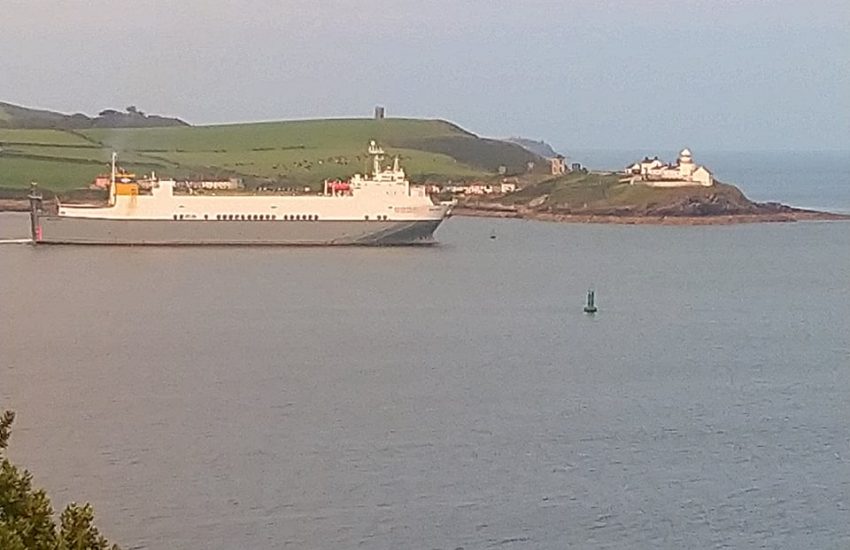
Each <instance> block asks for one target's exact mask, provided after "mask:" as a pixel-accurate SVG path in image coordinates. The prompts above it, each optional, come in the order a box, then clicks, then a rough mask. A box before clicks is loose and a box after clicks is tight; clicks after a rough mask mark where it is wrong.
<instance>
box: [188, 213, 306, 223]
mask: <svg viewBox="0 0 850 550" xmlns="http://www.w3.org/2000/svg"><path fill="white" fill-rule="evenodd" d="M174 219H175V220H189V219H196V217H195V216H193V215H189V214H174ZM204 219H205V220H206V219H209V217H208V215H207V214H204ZM215 219H216V220H219V221H237V220H238V221H267V220H276V219H277V215H276V214H216V215H215ZM282 219H283V220H284V221H298V222H301V221H313V222H314V221H317V220H318V219H319V216H318V215H316V214H291V215H289V214H287V215H284V216H283V218H282Z"/></svg>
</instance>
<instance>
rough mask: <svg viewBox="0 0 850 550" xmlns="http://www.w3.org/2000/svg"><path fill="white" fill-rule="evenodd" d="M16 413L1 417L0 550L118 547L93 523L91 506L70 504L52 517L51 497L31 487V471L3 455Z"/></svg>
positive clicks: (97, 549)
mask: <svg viewBox="0 0 850 550" xmlns="http://www.w3.org/2000/svg"><path fill="white" fill-rule="evenodd" d="M14 420H15V414H14V413H13V412H11V411H6V412H4V413H3V415H2V416H0V549H2V550H107V549H110V548H111V549H113V550H117V548H118V546H116V545H112V546H110V545H109V543H108V542H107V540H106V539H105V538H104V537H103V536H102V535H101V534H100V533H99V532H98V530H97V528H96V527H95V526H94V512H93V511H92V508H91V506H90V505H88V504H85V505H83V506H79V505H77V504H73V503H72V504H69V505H68V507H67V508H65V510H64V511H63V512H62V514H61V516H60V518H59V525H56V524H55V523H54V520H53V507H52V506H51V505H50V499H49V498H48V497H47V495H46V494H45V492H44V491H43V490H41V489H34V488H33V486H32V474H30V473H29V472H28V471H27V470H22V469H20V468H18V467H17V466H15V465H14V464H12V463H11V462H10V461H9V459H8V457H7V456H6V448H7V446H8V444H9V435H10V431H11V426H12V422H13V421H14Z"/></svg>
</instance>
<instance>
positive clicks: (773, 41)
mask: <svg viewBox="0 0 850 550" xmlns="http://www.w3.org/2000/svg"><path fill="white" fill-rule="evenodd" d="M0 100H5V101H9V102H12V103H19V104H24V105H28V106H37V107H44V108H50V109H55V110H60V111H64V112H75V111H82V112H86V113H89V114H91V113H96V112H97V111H99V110H101V109H103V108H106V107H117V108H123V107H126V106H127V105H137V106H138V107H139V108H140V109H142V110H145V111H148V112H155V113H162V114H168V115H176V116H180V117H183V118H185V119H186V120H188V121H190V122H192V123H198V124H200V123H214V122H236V121H247V120H273V119H286V118H310V117H336V116H369V115H370V114H371V111H372V109H373V107H374V105H376V104H382V105H385V106H386V107H387V112H388V114H389V115H390V116H425V117H439V118H446V119H449V120H452V121H455V122H457V123H459V124H461V125H462V126H464V127H466V128H468V129H470V130H472V131H474V132H476V133H479V134H482V135H488V136H510V135H522V136H527V137H532V138H543V139H546V140H547V141H550V142H552V143H554V144H555V145H556V146H558V147H560V148H562V149H565V150H569V149H587V148H602V149H628V148H643V149H654V148H664V149H675V148H677V147H678V146H679V145H681V144H683V143H687V144H688V145H689V146H691V147H694V148H702V149H711V150H759V149H787V150H794V149H805V150H819V149H841V150H850V0H808V1H805V0H776V1H756V0H740V1H737V2H735V1H712V0H702V1H695V0H681V1H678V2H674V1H667V0H645V1H635V0H632V1H628V0H623V1H620V2H613V1H610V2H605V1H602V0H574V1H570V0H564V1H561V2H554V1H538V0H522V1H520V0H516V1H501V0H490V1H484V0H467V1H463V0H456V1H454V2H449V1H444V0H435V1H426V0H420V1H407V0H396V1H389V0H361V1H359V2H354V1H349V0H337V1H333V2H325V1H322V0H313V1H302V0H257V1H249V0H246V1H244V2H238V1H224V0H180V1H175V0H168V1H165V0H145V1H125V0H87V1H83V0H79V1H74V0H0Z"/></svg>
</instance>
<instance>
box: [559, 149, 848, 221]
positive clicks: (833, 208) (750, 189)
mask: <svg viewBox="0 0 850 550" xmlns="http://www.w3.org/2000/svg"><path fill="white" fill-rule="evenodd" d="M646 155H649V156H654V155H659V156H660V157H661V158H662V159H663V160H666V161H668V162H671V161H674V160H676V156H677V155H678V151H649V150H636V151H575V152H572V153H571V154H570V156H571V157H572V159H573V160H575V161H577V162H581V163H583V164H585V165H587V166H589V167H591V168H596V169H621V168H622V167H624V166H626V165H627V164H630V163H632V162H635V161H636V160H639V159H642V158H643V157H644V156H646ZM694 155H695V160H696V162H698V163H700V164H705V165H706V166H708V167H709V168H710V169H711V170H712V171H713V172H714V175H715V177H717V179H719V180H720V181H722V182H725V183H732V184H735V185H737V186H738V187H740V188H741V189H742V190H743V191H744V193H745V194H746V195H747V196H748V197H750V198H751V199H753V200H756V201H760V202H766V201H777V202H782V203H785V204H790V205H792V206H798V207H801V208H814V209H817V210H827V211H830V212H846V213H850V151H824V152H795V153H791V152H765V151H760V152H731V151H726V152H722V151H700V150H696V151H694Z"/></svg>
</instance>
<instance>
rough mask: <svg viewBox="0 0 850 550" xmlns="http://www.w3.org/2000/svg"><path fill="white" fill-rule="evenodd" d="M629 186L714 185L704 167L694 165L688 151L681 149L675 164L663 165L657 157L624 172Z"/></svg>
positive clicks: (633, 165)
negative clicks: (627, 177)
mask: <svg viewBox="0 0 850 550" xmlns="http://www.w3.org/2000/svg"><path fill="white" fill-rule="evenodd" d="M625 174H626V175H627V176H631V177H630V178H629V183H631V184H637V183H639V184H643V185H649V186H650V187H686V186H689V185H702V186H703V187H711V186H712V185H714V176H713V175H712V174H711V171H710V170H709V169H708V168H706V167H705V166H701V165H699V164H694V159H693V157H692V155H691V151H690V150H689V149H682V151H681V152H680V153H679V159H678V161H677V162H676V164H664V163H663V162H661V161H660V160H659V159H658V157H653V158H648V157H647V158H644V159H643V160H642V161H640V162H636V163H634V164H632V165H631V166H629V167H627V168H626V170H625Z"/></svg>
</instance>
